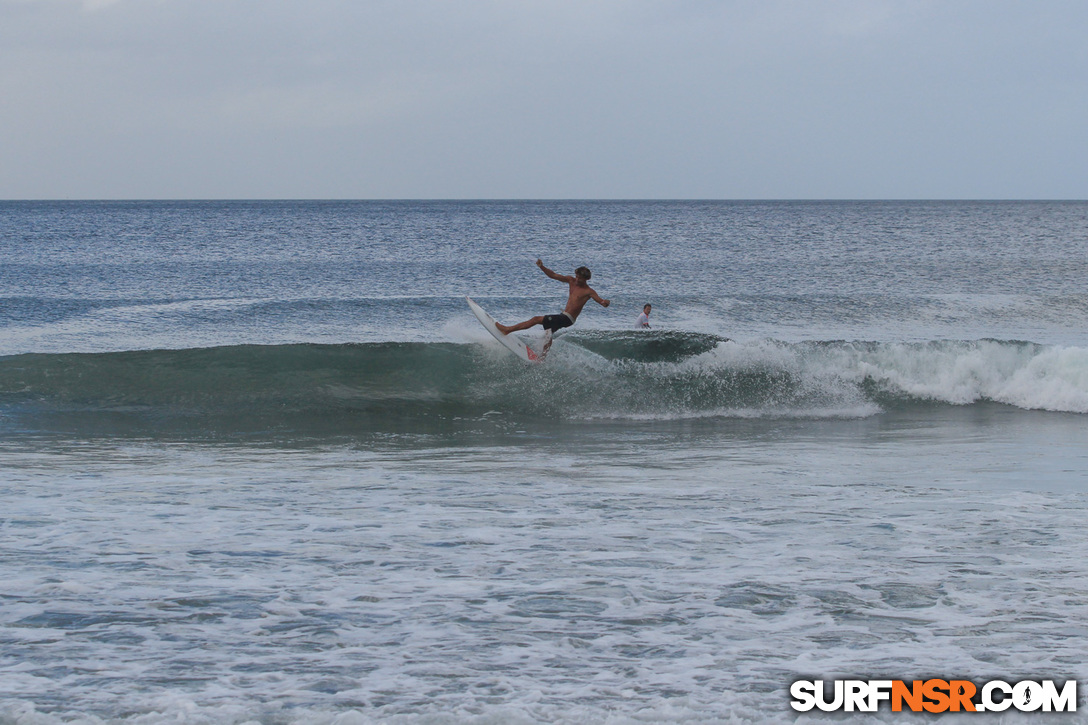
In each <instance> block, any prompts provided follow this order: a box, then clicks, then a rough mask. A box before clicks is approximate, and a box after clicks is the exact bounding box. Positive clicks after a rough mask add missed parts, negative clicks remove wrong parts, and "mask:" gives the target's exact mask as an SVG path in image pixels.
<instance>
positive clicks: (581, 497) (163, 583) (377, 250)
mask: <svg viewBox="0 0 1088 725" xmlns="http://www.w3.org/2000/svg"><path fill="white" fill-rule="evenodd" d="M1086 249H1088V204H1085V203H1082V202H3V203H0V259H2V260H3V264H0V723H3V724H4V725H9V724H11V725H14V724H16V723H18V724H19V725H40V724H54V723H125V724H129V723H133V724H134V723H139V724H141V725H147V724H158V723H237V724H238V725H241V724H243V723H247V724H248V723H268V724H270V725H271V724H279V723H284V724H286V723H300V724H301V723H330V724H332V723H337V724H344V723H412V724H415V723H598V722H601V723H658V722H663V723H717V722H743V723H763V722H802V723H804V722H841V721H843V720H847V721H850V722H922V721H927V722H928V721H930V720H931V719H932V716H929V717H926V716H921V715H911V714H906V713H893V712H891V711H889V710H888V708H887V707H886V706H885V708H884V709H883V710H881V711H879V712H876V713H838V714H828V713H817V712H810V713H806V714H802V713H798V712H796V711H794V710H793V709H792V708H791V707H790V704H789V701H790V697H789V688H790V685H791V683H793V682H794V681H795V680H799V679H806V680H808V679H823V680H833V679H858V678H861V679H870V678H871V679H904V680H910V679H925V678H931V677H943V678H946V679H948V678H962V679H970V680H972V681H974V682H976V683H981V682H985V681H987V680H991V679H1001V680H1006V681H1010V682H1014V681H1017V680H1023V679H1035V680H1039V679H1054V680H1058V681H1064V680H1066V679H1076V680H1078V681H1079V682H1080V683H1081V685H1082V691H1083V690H1084V688H1085V687H1088V671H1086V669H1085V665H1084V659H1083V654H1082V653H1083V651H1084V646H1085V632H1084V625H1083V623H1084V621H1086V619H1088V611H1086V610H1085V604H1084V603H1085V602H1088V585H1086V584H1085V582H1086V581H1088V576H1086V575H1088V565H1086V564H1085V562H1086V561H1088V542H1086V540H1085V536H1084V532H1083V521H1084V518H1085V516H1086V514H1088V497H1086V490H1088V453H1086V452H1085V451H1086V450H1088V447H1086V443H1088V435H1086V432H1085V431H1086V428H1085V421H1086V420H1088V418H1086V417H1085V416H1086V414H1088V333H1086V332H1085V330H1086V329H1088V297H1086V296H1085V294H1084V280H1085V279H1088V261H1086V260H1088V257H1086V256H1085V250H1086ZM538 257H541V258H543V259H544V262H545V263H546V264H548V265H549V266H550V267H552V268H554V269H556V270H557V271H560V272H568V273H569V272H570V271H571V270H573V268H574V267H576V266H578V265H581V264H586V265H588V266H589V267H590V268H591V269H593V280H592V284H593V285H594V286H595V288H596V289H597V290H598V291H599V292H601V294H602V295H603V296H604V297H608V298H611V299H612V305H611V306H610V307H609V308H608V309H604V308H600V307H598V306H596V305H591V306H590V307H589V308H587V309H586V311H585V312H584V313H583V315H582V316H581V317H580V318H579V320H578V322H577V324H576V325H575V326H574V327H573V328H570V329H568V330H565V331H562V332H561V333H560V334H559V335H557V337H556V341H555V344H554V346H553V348H552V350H551V353H550V354H549V357H548V359H547V362H546V363H545V364H543V365H535V366H529V365H524V364H522V363H520V362H519V361H517V360H516V359H514V358H513V356H511V355H509V353H507V352H506V351H505V350H504V349H503V348H501V347H500V346H499V345H497V343H495V342H494V340H492V339H491V338H490V336H489V335H488V334H487V333H486V332H485V331H484V330H483V329H482V328H481V327H480V326H479V325H478V324H477V323H476V321H475V319H474V318H473V317H472V315H471V313H470V312H469V310H468V308H467V306H466V305H465V303H464V296H465V295H466V294H471V295H472V296H473V298H474V299H476V300H477V301H479V302H480V303H481V304H482V305H483V306H484V307H485V308H486V309H487V310H488V311H489V312H491V313H492V314H493V315H494V316H495V317H496V318H497V319H499V320H500V321H504V322H514V321H517V320H520V319H525V318H527V317H529V316H533V315H537V314H546V313H552V312H556V311H558V308H559V306H560V305H561V303H562V300H563V299H565V288H563V287H562V286H561V285H559V284H557V283H556V282H554V281H552V280H548V279H547V278H545V277H544V276H543V275H541V274H540V273H539V271H538V270H537V269H536V267H535V265H534V264H533V262H534V261H535V259H536V258H538ZM646 302H650V303H652V304H653V306H654V312H653V315H652V316H651V324H652V325H653V327H652V328H651V329H650V330H635V329H633V328H634V322H635V318H636V317H637V315H638V313H639V312H640V311H641V309H642V305H643V304H645V303H646ZM523 335H524V338H525V339H526V340H527V341H528V342H529V343H530V344H534V345H537V344H539V342H540V336H539V332H534V331H528V332H526V333H523ZM1080 709H1082V710H1083V709H1084V708H1083V707H1082V708H1080ZM941 717H942V719H944V720H947V721H949V722H959V721H960V720H971V721H975V720H986V721H987V722H1021V721H1024V722H1027V721H1034V720H1037V719H1040V718H1041V717H1042V716H1040V715H1035V716H1032V715H1029V714H1017V713H1015V712H1013V711H1008V712H1005V713H1003V714H996V713H991V714H988V715H982V716H978V715H976V716H971V715H962V714H961V715H955V714H946V715H943V716H941ZM1045 717H1046V719H1047V720H1048V721H1058V722H1085V721H1086V719H1085V717H1084V715H1083V714H1082V713H1081V712H1076V713H1068V714H1064V715H1063V714H1049V715H1047V716H1045Z"/></svg>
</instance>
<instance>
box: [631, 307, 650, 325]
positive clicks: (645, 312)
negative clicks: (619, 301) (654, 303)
mask: <svg viewBox="0 0 1088 725" xmlns="http://www.w3.org/2000/svg"><path fill="white" fill-rule="evenodd" d="M651 309H653V307H651V306H650V303H649V302H647V303H646V306H645V307H643V308H642V314H641V315H639V316H638V322H636V323H635V327H638V328H643V327H647V328H648V327H649V326H650V310H651Z"/></svg>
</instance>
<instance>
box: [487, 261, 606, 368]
mask: <svg viewBox="0 0 1088 725" xmlns="http://www.w3.org/2000/svg"><path fill="white" fill-rule="evenodd" d="M536 266H538V267H540V269H541V270H542V271H543V272H544V274H546V275H548V276H549V277H551V278H552V279H554V280H558V281H560V282H566V283H567V285H569V287H570V294H569V295H568V296H567V306H566V307H564V308H563V311H562V312H560V313H559V314H557V315H537V316H536V317H531V318H529V319H528V320H526V321H525V322H519V323H518V324H516V325H500V324H499V323H497V322H496V323H495V327H497V328H499V332H501V333H502V334H504V335H509V334H510V333H511V332H517V331H518V330H527V329H529V328H530V327H533V326H534V325H543V326H544V329H545V330H547V332H548V341H547V342H546V343H545V344H544V352H547V351H548V348H549V347H551V344H552V339H551V333H552V332H554V331H556V330H562V329H563V328H564V327H570V326H571V325H573V324H574V321H575V320H576V319H578V314H579V313H580V312H581V311H582V308H583V307H585V306H586V303H587V302H589V301H590V300H593V301H594V302H596V303H597V304H599V305H601V306H602V307H608V305H609V304H611V301H610V300H606V299H602V298H601V296H600V295H599V294H597V293H596V292H595V291H594V290H593V288H592V287H590V286H589V285H588V284H586V282H588V281H589V278H590V277H592V276H593V275H592V273H591V272H590V271H589V269H588V268H587V267H579V268H578V269H576V270H574V276H573V277H571V276H568V275H565V274H556V273H555V272H553V271H552V270H550V269H548V268H547V267H545V266H544V263H543V262H541V261H540V260H539V259H538V260H536Z"/></svg>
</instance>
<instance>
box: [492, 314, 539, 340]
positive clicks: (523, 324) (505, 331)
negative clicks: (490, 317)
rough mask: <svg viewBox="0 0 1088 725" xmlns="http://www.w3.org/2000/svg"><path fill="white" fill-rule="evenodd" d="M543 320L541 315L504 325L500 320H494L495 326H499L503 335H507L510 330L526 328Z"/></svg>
mask: <svg viewBox="0 0 1088 725" xmlns="http://www.w3.org/2000/svg"><path fill="white" fill-rule="evenodd" d="M542 322H544V318H543V317H542V316H541V315H537V316H536V317H532V318H530V319H528V320H526V321H525V322H519V323H518V324H516V325H504V324H502V323H501V322H496V323H495V327H497V328H499V332H501V333H502V334H504V335H509V334H510V333H511V332H517V331H518V330H528V329H529V328H530V327H532V326H533V325H539V324H540V323H542Z"/></svg>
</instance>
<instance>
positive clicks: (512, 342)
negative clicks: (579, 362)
mask: <svg viewBox="0 0 1088 725" xmlns="http://www.w3.org/2000/svg"><path fill="white" fill-rule="evenodd" d="M465 301H466V302H468V308H469V309H470V310H472V314H474V315H476V319H477V320H479V321H480V324H481V325H483V326H484V329H485V330H487V331H488V332H490V333H491V334H492V335H493V336H494V337H495V339H496V340H498V341H499V342H501V343H502V344H503V347H505V348H506V349H507V350H509V351H510V352H512V353H514V354H515V355H517V356H518V358H519V359H521V360H522V361H523V362H526V363H534V362H540V361H541V360H542V359H543V357H542V356H540V355H538V354H536V352H534V351H533V349H532V348H531V347H529V346H528V345H526V344H525V343H524V342H522V341H521V340H520V339H518V338H517V337H515V336H514V335H504V334H502V333H501V332H499V328H498V327H496V326H495V320H494V319H492V317H491V315H489V314H487V313H486V312H484V308H483V307H480V306H479V305H478V304H476V303H475V302H473V301H472V298H471V297H465Z"/></svg>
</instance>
